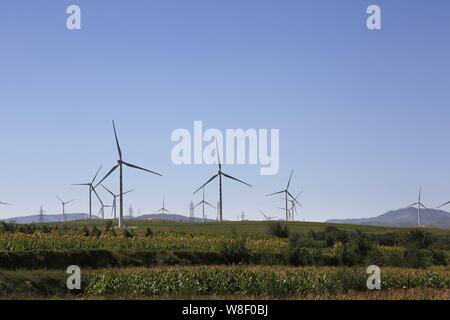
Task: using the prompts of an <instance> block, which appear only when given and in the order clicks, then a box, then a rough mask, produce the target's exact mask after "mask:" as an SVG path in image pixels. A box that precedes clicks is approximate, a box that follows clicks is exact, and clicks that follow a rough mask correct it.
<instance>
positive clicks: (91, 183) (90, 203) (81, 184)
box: [72, 165, 103, 220]
mask: <svg viewBox="0 0 450 320" xmlns="http://www.w3.org/2000/svg"><path fill="white" fill-rule="evenodd" d="M102 166H103V165H101V166H100V168H98V170H97V173H96V174H95V176H94V179H92V181H91V182H86V183H76V184H72V185H73V186H87V187H89V220H91V219H92V192H93V191H94V192H95V190H94V181H95V179H97V176H98V174H99V172H100V170H101V169H102ZM97 197H98V195H97ZM99 199H100V198H99ZM100 203H101V201H100Z"/></svg>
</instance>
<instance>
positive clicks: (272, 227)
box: [267, 222, 289, 238]
mask: <svg viewBox="0 0 450 320" xmlns="http://www.w3.org/2000/svg"><path fill="white" fill-rule="evenodd" d="M267 233H268V234H269V235H270V236H272V237H277V238H288V237H289V228H288V226H286V225H285V226H283V225H282V224H281V223H280V222H274V223H271V224H269V229H268V231H267Z"/></svg>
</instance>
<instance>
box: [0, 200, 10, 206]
mask: <svg viewBox="0 0 450 320" xmlns="http://www.w3.org/2000/svg"><path fill="white" fill-rule="evenodd" d="M0 204H2V205H4V206H10V205H11V204H9V203H6V202H1V201H0Z"/></svg>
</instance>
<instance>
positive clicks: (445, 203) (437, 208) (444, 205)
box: [436, 201, 450, 209]
mask: <svg viewBox="0 0 450 320" xmlns="http://www.w3.org/2000/svg"><path fill="white" fill-rule="evenodd" d="M448 204H450V201H449V202H446V203H444V204H443V205H441V206H439V207H437V208H436V209H440V208H442V207H445V206H446V205H448Z"/></svg>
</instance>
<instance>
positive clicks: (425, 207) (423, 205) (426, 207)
mask: <svg viewBox="0 0 450 320" xmlns="http://www.w3.org/2000/svg"><path fill="white" fill-rule="evenodd" d="M419 205H420V206H421V207H422V208H424V209H428V208H427V207H425V206H424V205H423V204H422V203H421V202H419Z"/></svg>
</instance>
